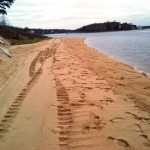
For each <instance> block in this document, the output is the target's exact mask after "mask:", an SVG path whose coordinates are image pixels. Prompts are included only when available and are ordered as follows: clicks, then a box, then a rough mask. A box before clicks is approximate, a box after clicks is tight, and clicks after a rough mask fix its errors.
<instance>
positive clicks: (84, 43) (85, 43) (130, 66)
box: [84, 38, 150, 78]
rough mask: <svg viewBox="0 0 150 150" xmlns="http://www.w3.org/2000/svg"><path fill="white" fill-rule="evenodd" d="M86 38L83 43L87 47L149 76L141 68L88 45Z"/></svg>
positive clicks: (149, 75) (149, 76) (148, 75)
mask: <svg viewBox="0 0 150 150" xmlns="http://www.w3.org/2000/svg"><path fill="white" fill-rule="evenodd" d="M87 39H88V38H85V39H84V44H85V45H87V46H88V47H89V48H92V49H95V50H96V51H97V52H99V53H101V54H104V55H107V56H108V57H109V58H111V59H114V60H116V61H118V62H119V63H122V64H124V65H127V66H129V67H131V68H133V69H134V70H135V71H136V72H139V73H140V74H142V75H144V76H146V77H148V78H150V74H149V73H147V72H144V71H142V70H138V69H137V68H136V67H135V66H132V65H129V64H127V63H124V62H123V61H121V60H120V59H117V58H115V57H112V56H110V55H108V54H106V53H103V52H101V51H100V50H98V49H96V48H95V47H92V46H90V45H88V43H87V42H86V40H87Z"/></svg>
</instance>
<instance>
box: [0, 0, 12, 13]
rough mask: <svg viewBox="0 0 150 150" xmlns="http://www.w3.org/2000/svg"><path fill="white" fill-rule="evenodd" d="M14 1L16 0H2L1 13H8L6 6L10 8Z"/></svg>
mask: <svg viewBox="0 0 150 150" xmlns="http://www.w3.org/2000/svg"><path fill="white" fill-rule="evenodd" d="M13 3H14V0H0V14H3V15H4V14H5V15H6V14H7V12H6V8H10V6H11V5H12V4H13Z"/></svg>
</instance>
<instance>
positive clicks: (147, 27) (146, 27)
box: [142, 26, 150, 29]
mask: <svg viewBox="0 0 150 150" xmlns="http://www.w3.org/2000/svg"><path fill="white" fill-rule="evenodd" d="M142 28H143V29H150V26H143V27H142Z"/></svg>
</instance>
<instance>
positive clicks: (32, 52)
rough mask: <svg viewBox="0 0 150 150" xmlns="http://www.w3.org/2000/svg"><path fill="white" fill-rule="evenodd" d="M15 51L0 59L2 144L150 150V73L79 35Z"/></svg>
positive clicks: (28, 149)
mask: <svg viewBox="0 0 150 150" xmlns="http://www.w3.org/2000/svg"><path fill="white" fill-rule="evenodd" d="M11 51H12V52H13V53H14V54H15V55H14V58H12V59H9V60H5V62H2V63H1V64H0V72H2V73H3V74H1V75H0V77H1V78H0V83H1V84H0V85H1V86H0V149H2V150H10V149H11V150H20V149H21V150H49V149H55V150H100V149H103V150H112V149H115V150H127V149H129V150H141V149H142V150H148V149H149V148H150V94H149V93H150V79H149V78H148V77H146V76H144V75H143V74H140V73H138V72H136V71H134V70H133V68H132V67H130V66H127V65H124V64H122V63H120V62H117V61H116V60H113V59H111V58H109V57H108V56H106V55H104V54H101V53H99V52H98V51H97V50H95V49H91V48H89V47H87V46H86V45H85V44H84V39H80V38H61V39H52V40H49V41H48V40H47V41H44V42H41V43H38V44H32V45H26V46H25V45H23V46H15V47H12V48H11ZM8 68H9V70H8Z"/></svg>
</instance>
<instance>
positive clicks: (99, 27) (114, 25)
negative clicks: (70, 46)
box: [77, 21, 137, 32]
mask: <svg viewBox="0 0 150 150" xmlns="http://www.w3.org/2000/svg"><path fill="white" fill-rule="evenodd" d="M134 29H137V26H136V25H133V24H129V23H122V24H121V23H120V22H115V21H114V22H104V23H94V24H90V25H87V26H83V27H81V28H79V29H77V31H78V32H105V31H122V30H134Z"/></svg>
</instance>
